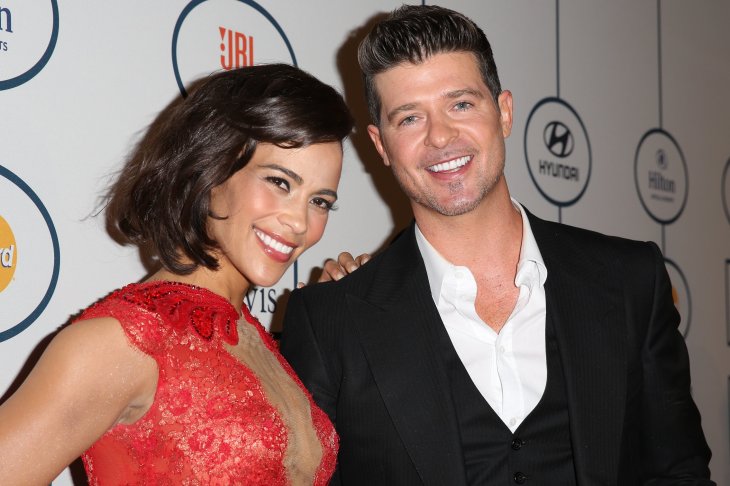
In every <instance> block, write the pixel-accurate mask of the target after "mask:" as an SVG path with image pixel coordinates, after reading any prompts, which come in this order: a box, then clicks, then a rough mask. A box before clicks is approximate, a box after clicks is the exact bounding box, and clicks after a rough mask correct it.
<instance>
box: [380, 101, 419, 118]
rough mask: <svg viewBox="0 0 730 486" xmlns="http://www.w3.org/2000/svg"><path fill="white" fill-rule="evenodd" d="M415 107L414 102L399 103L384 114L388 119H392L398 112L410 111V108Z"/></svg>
mask: <svg viewBox="0 0 730 486" xmlns="http://www.w3.org/2000/svg"><path fill="white" fill-rule="evenodd" d="M415 107H416V104H415V103H406V104H405V105H400V106H398V107H396V108H393V109H392V110H390V111H389V112H388V114H387V115H386V117H387V118H388V120H392V119H393V118H395V116H396V115H397V114H398V113H402V112H404V111H410V110H412V109H414V108H415Z"/></svg>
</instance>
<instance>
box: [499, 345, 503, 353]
mask: <svg viewBox="0 0 730 486" xmlns="http://www.w3.org/2000/svg"><path fill="white" fill-rule="evenodd" d="M499 352H500V353H502V354H504V346H500V347H499Z"/></svg>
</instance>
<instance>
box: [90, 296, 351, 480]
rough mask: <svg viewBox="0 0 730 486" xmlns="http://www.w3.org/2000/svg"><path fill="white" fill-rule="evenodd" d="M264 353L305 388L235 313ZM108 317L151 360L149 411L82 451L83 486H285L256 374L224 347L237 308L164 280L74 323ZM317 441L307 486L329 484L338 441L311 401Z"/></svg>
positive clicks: (267, 339) (272, 418)
mask: <svg viewBox="0 0 730 486" xmlns="http://www.w3.org/2000/svg"><path fill="white" fill-rule="evenodd" d="M243 309H244V310H243V312H244V317H245V318H246V321H248V323H249V324H250V325H253V326H255V327H256V328H257V329H258V331H259V333H260V335H261V337H262V339H263V341H264V343H265V344H266V346H267V347H268V349H269V350H270V351H271V352H272V353H274V354H275V355H276V357H277V358H278V360H279V362H280V363H281V365H282V366H283V367H284V369H285V370H286V372H287V373H288V374H289V375H290V376H292V378H293V379H294V380H295V381H296V383H297V384H298V385H299V386H300V387H301V388H302V390H304V387H303V385H302V384H301V382H300V381H299V379H298V378H297V377H296V376H295V374H294V372H293V371H292V369H291V367H290V366H289V364H288V363H286V361H285V360H284V358H282V357H281V355H280V354H279V352H278V350H277V349H276V346H275V344H274V341H273V339H272V338H271V336H270V335H269V334H268V333H267V332H266V331H265V330H264V329H263V327H262V326H261V325H260V324H259V323H258V321H257V320H256V319H255V318H254V317H252V316H251V315H250V314H249V313H248V310H247V309H246V306H245V305H244V306H243ZM93 317H114V318H115V319H117V320H118V321H119V322H120V323H121V324H122V327H123V328H124V331H125V332H126V334H127V336H128V338H129V340H130V342H131V343H132V344H133V345H134V346H135V347H136V348H138V349H139V350H141V351H142V352H144V353H146V354H148V355H149V356H151V357H153V358H154V359H155V360H156V362H157V365H158V367H159V381H158V384H157V391H156V394H155V399H154V402H153V404H152V406H151V408H150V409H149V411H148V412H147V413H146V414H145V415H144V416H143V417H142V418H141V419H140V420H138V421H137V422H135V423H134V424H132V425H117V426H115V427H113V428H112V429H111V430H109V431H108V432H107V433H106V434H104V435H103V436H102V437H101V438H100V439H99V440H98V441H97V442H96V443H94V445H93V446H92V447H91V448H90V449H89V450H88V451H86V452H85V453H84V455H83V461H84V465H85V467H86V472H87V475H88V478H89V484H91V485H97V484H101V485H108V484H149V485H152V484H154V485H168V484H169V485H172V484H176V485H177V484H190V485H198V484H200V485H217V484H221V485H223V484H226V485H228V484H253V485H256V484H258V485H284V484H287V479H286V471H285V468H284V465H283V462H282V461H283V457H284V453H285V451H286V447H287V430H286V428H285V426H284V423H283V422H282V420H281V417H280V416H279V413H278V411H277V410H276V409H275V407H273V406H272V405H271V404H270V403H269V401H268V400H267V398H266V396H265V394H264V390H263V388H262V386H261V383H260V382H259V380H258V379H257V377H256V375H255V374H254V373H253V372H252V371H251V370H249V369H248V368H247V367H246V366H244V365H243V364H242V363H241V362H239V361H238V360H237V359H236V358H234V357H233V356H231V354H230V353H229V352H228V351H227V350H226V349H225V348H223V347H222V344H223V342H228V343H230V344H236V343H237V342H238V334H237V330H236V321H237V320H238V317H239V316H238V314H237V312H236V310H235V308H234V307H233V306H232V305H231V304H230V303H229V302H228V301H227V300H225V299H224V298H223V297H221V296H219V295H217V294H214V293H212V292H210V291H208V290H206V289H202V288H199V287H194V286H190V285H186V284H180V283H172V282H150V283H143V284H131V285H128V286H126V287H124V288H122V289H120V290H117V291H115V292H114V293H112V294H111V295H109V296H108V297H106V298H104V299H102V300H101V301H100V302H98V303H96V304H94V305H93V306H91V307H90V308H88V309H87V310H86V311H84V312H83V314H82V315H81V316H80V318H79V320H81V319H89V318H93ZM304 391H305V394H306V395H307V397H308V398H309V402H310V405H311V410H312V420H313V424H314V427H315V430H316V432H317V436H318V438H319V439H320V442H321V444H322V453H323V455H322V461H321V463H320V466H319V469H318V471H317V475H316V479H315V484H317V485H320V484H321V485H324V484H327V482H328V481H329V478H330V476H331V475H332V473H333V471H334V468H335V461H336V453H337V447H338V439H337V435H336V434H335V431H334V428H333V427H332V424H331V423H330V421H329V419H328V418H327V416H326V414H325V413H324V412H322V411H321V410H320V409H319V408H318V407H317V406H316V405H315V404H314V403H313V401H312V399H311V396H310V395H309V393H308V392H306V390H304Z"/></svg>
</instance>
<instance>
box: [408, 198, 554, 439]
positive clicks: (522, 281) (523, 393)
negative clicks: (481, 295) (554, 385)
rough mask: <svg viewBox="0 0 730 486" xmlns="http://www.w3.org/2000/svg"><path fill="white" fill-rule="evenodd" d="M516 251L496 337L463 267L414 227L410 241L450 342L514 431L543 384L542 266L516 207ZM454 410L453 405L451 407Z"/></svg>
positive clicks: (544, 272)
mask: <svg viewBox="0 0 730 486" xmlns="http://www.w3.org/2000/svg"><path fill="white" fill-rule="evenodd" d="M512 204H513V205H514V206H515V208H517V209H518V210H519V211H520V214H521V215H522V248H521V249H520V259H519V263H518V264H517V275H516V276H515V286H517V287H518V288H519V289H520V295H519V297H518V298H517V303H516V304H515V308H514V309H513V310H512V313H511V314H510V316H509V318H508V319H507V322H506V323H505V324H504V326H503V327H502V329H501V330H500V332H499V333H496V332H495V331H494V330H493V329H492V328H490V327H489V326H488V325H487V324H485V323H484V321H482V320H481V318H480V317H479V316H478V315H477V312H476V309H475V307H474V302H475V300H476V296H477V284H476V280H475V279H474V276H473V275H472V273H471V271H469V269H468V268H467V267H461V266H456V265H452V264H451V263H449V262H448V261H446V259H444V258H443V257H442V256H441V255H440V254H439V253H438V251H436V249H435V248H434V247H433V246H431V244H430V243H429V242H428V240H426V238H425V237H424V236H423V233H421V230H420V229H419V228H418V225H416V242H417V243H418V248H419V249H420V251H421V255H422V256H423V261H424V263H425V265H426V273H427V274H428V281H429V284H430V287H431V295H432V296H433V300H434V302H435V303H436V307H437V309H438V312H439V314H440V315H441V320H442V321H443V323H444V325H445V326H446V331H447V332H448V334H449V337H450V338H451V342H452V343H453V345H454V349H456V353H457V354H458V355H459V358H460V359H461V362H462V363H463V364H464V367H465V368H466V371H467V372H468V373H469V376H470V377H471V379H472V381H473V382H474V384H475V385H476V387H477V389H478V390H479V392H480V393H481V394H482V396H484V398H485V400H486V401H487V403H489V405H490V406H491V407H492V409H493V410H494V411H495V412H496V413H497V415H498V416H499V417H500V418H501V419H502V421H503V422H504V423H505V425H507V427H508V428H509V429H510V430H511V431H512V432H514V431H515V430H516V429H517V427H519V425H520V424H521V423H522V421H523V420H524V418H525V417H526V416H527V415H528V414H529V413H530V412H531V411H532V410H533V409H534V408H535V407H536V406H537V403H538V402H539V401H540V398H541V397H542V394H543V392H544V391H545V384H546V382H547V364H546V357H545V287H544V285H545V280H546V279H547V268H546V267H545V264H544V262H543V260H542V256H541V255H540V250H539V249H538V247H537V242H535V237H534V236H533V234H532V229H531V228H530V222H529V221H528V220H527V215H526V214H525V211H523V210H522V206H521V205H520V204H519V203H518V202H517V201H515V200H514V199H512ZM457 406H458V404H457Z"/></svg>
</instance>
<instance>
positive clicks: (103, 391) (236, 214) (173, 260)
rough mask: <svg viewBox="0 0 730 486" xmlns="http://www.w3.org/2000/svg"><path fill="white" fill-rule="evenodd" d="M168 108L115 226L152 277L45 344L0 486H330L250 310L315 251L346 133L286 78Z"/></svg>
mask: <svg viewBox="0 0 730 486" xmlns="http://www.w3.org/2000/svg"><path fill="white" fill-rule="evenodd" d="M190 91H191V92H190V95H189V96H188V97H187V98H185V99H184V100H178V101H176V102H174V103H172V104H171V105H170V106H168V108H166V109H165V110H164V111H163V112H162V113H161V114H160V116H159V117H158V118H157V119H156V120H155V122H154V123H153V124H152V125H151V126H150V128H149V130H148V131H147V133H146V134H145V136H144V137H143V138H142V140H141V142H140V143H139V144H138V146H137V148H136V150H135V151H134V153H133V154H132V156H131V158H130V159H129V161H128V162H127V164H126V165H125V166H124V168H123V169H122V171H121V172H120V174H119V176H118V178H117V180H116V182H115V183H114V185H113V186H112V187H111V189H110V192H109V195H108V197H109V201H108V202H109V204H108V206H107V213H106V217H107V222H108V224H109V225H110V227H111V228H112V229H113V230H114V231H115V232H118V233H120V234H121V235H123V236H124V237H125V238H126V239H128V240H129V241H131V242H134V243H136V244H138V245H140V246H142V247H144V248H146V249H151V250H152V251H153V252H154V254H155V256H156V257H157V258H158V260H159V263H160V266H161V268H160V269H159V270H158V271H157V272H155V273H153V274H152V275H151V276H150V277H149V279H147V280H146V281H144V282H142V283H132V284H129V285H127V286H125V287H123V288H121V289H119V290H116V291H114V292H112V293H111V294H109V295H108V296H106V297H104V298H103V299H101V300H100V301H98V302H97V303H95V304H94V305H92V306H91V307H89V308H88V309H86V310H85V311H83V312H82V313H81V315H80V317H79V318H78V319H76V320H75V322H74V324H72V325H71V326H68V327H66V328H65V329H63V330H62V331H61V332H60V333H59V334H58V335H57V336H56V337H55V338H54V339H53V341H52V342H51V344H50V345H49V346H48V348H47V349H46V351H45V352H44V354H43V356H42V357H41V359H40V361H39V362H38V364H37V365H36V366H35V368H34V369H33V371H32V372H31V374H30V375H29V377H28V378H27V380H26V381H25V383H23V385H22V386H21V387H20V388H19V389H18V391H17V392H16V393H15V394H14V395H13V396H12V397H10V398H9V399H8V400H7V401H6V402H5V403H4V404H3V405H2V407H0V471H2V483H3V484H4V485H9V484H10V485H14V484H23V485H25V484H49V483H50V481H51V480H53V479H54V478H55V477H56V476H57V475H58V474H59V473H60V472H61V471H62V470H63V468H65V467H66V466H67V465H68V464H69V463H71V462H72V461H73V460H74V459H75V458H76V457H78V456H79V455H82V457H83V461H84V465H85V467H86V472H87V475H88V478H89V483H90V484H92V485H95V484H101V485H106V484H160V485H162V484H191V485H192V484H196V485H198V484H200V485H203V484H205V485H208V484H260V485H277V484H297V485H299V484H307V485H309V484H317V485H320V484H327V482H328V481H329V479H330V476H331V474H332V472H333V470H334V467H335V458H336V453H337V445H338V442H337V436H336V434H335V431H334V428H333V427H332V424H331V423H330V422H329V420H328V418H327V416H326V415H325V414H324V413H323V412H322V411H321V410H320V409H319V408H317V406H316V405H315V404H314V402H313V401H312V400H311V397H310V396H309V394H308V393H307V392H306V390H305V389H304V387H303V386H302V384H301V382H300V381H299V379H298V378H297V377H296V376H295V375H294V373H293V371H292V370H291V368H290V367H289V365H288V364H287V363H286V361H285V360H284V359H283V358H282V357H281V355H280V354H279V352H278V350H277V347H276V345H275V344H274V342H273V340H272V339H271V337H270V336H269V334H268V333H267V332H266V331H265V330H264V329H263V328H262V326H261V325H260V324H259V323H258V321H256V319H255V318H254V317H252V316H251V314H250V313H249V312H248V310H247V308H246V306H245V305H243V300H244V296H245V295H246V292H247V291H248V289H249V287H250V286H254V285H258V286H271V285H273V284H275V283H276V282H277V281H278V280H279V279H280V278H281V276H282V275H283V274H284V272H285V271H286V270H287V268H288V267H289V266H290V265H291V263H292V262H293V261H294V260H295V259H296V258H297V257H298V256H299V255H301V253H302V252H303V251H305V250H306V249H307V248H309V247H310V246H312V245H313V244H315V243H316V242H317V241H319V239H320V238H321V236H322V233H323V231H324V227H325V224H326V223H327V216H328V213H329V211H330V210H332V209H333V206H334V204H335V201H336V199H337V185H338V183H339V179H340V172H341V169H342V141H343V139H344V138H345V137H346V136H347V135H348V134H349V133H350V131H351V129H352V119H351V116H350V113H349V112H348V110H347V107H346V106H345V103H344V101H343V100H342V97H341V96H340V95H339V94H338V93H337V92H336V91H335V90H334V89H333V88H331V87H330V86H327V85H325V84H323V83H321V82H320V81H318V80H317V79H316V78H314V77H312V76H310V75H309V74H307V73H304V72H303V71H301V70H299V69H297V68H294V67H292V66H288V65H283V64H271V65H260V66H255V67H246V68H241V69H237V70H232V71H226V72H219V73H216V74H213V75H211V76H209V77H207V78H205V79H203V80H201V81H199V82H197V83H195V85H194V86H193V87H192V89H191V90H190Z"/></svg>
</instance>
